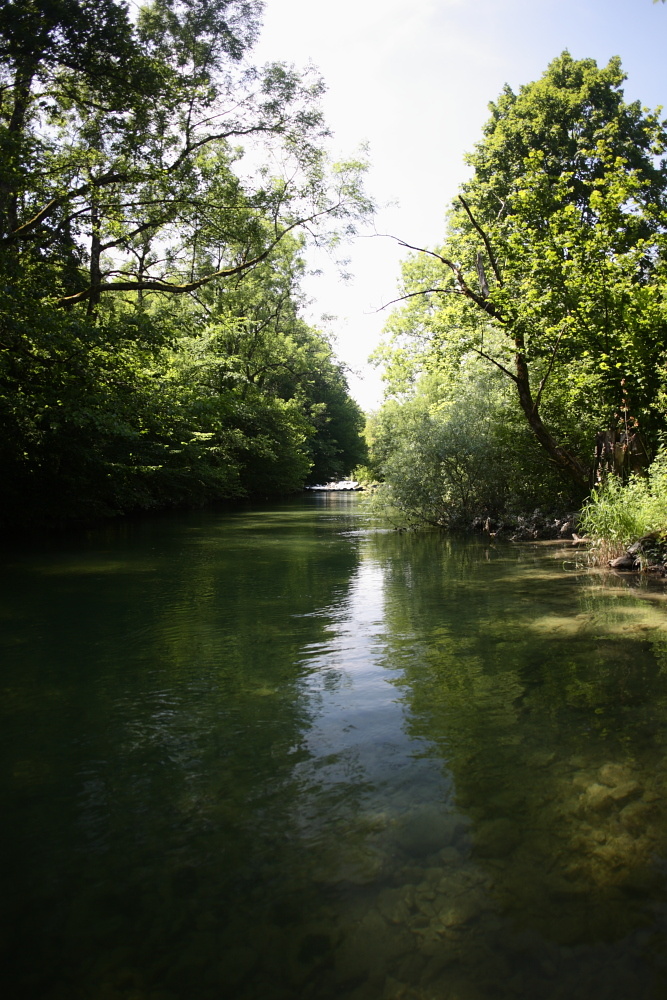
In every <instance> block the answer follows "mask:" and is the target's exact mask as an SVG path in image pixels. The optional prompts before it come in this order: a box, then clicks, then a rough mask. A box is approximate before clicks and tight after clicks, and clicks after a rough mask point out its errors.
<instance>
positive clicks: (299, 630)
mask: <svg viewBox="0 0 667 1000" xmlns="http://www.w3.org/2000/svg"><path fill="white" fill-rule="evenodd" d="M577 558H578V559H579V563H577ZM4 562H5V565H4V570H3V574H2V585H1V590H0V621H1V645H0V653H1V655H2V664H3V665H2V673H1V680H0V687H1V688H2V702H1V708H0V743H1V746H2V759H1V771H0V782H1V786H0V787H1V795H2V811H1V813H0V817H1V822H0V867H1V869H2V886H1V888H0V907H1V908H2V926H1V928H0V946H1V948H2V976H1V983H0V985H1V986H2V988H3V995H4V996H7V997H11V998H12V1000H22V998H39V1000H200V998H201V1000H209V998H210V1000H214V998H220V1000H228V998H229V1000H299V998H313V1000H316V998H317V1000H320V998H322V1000H333V998H350V1000H486V998H503V1000H504V998H520V1000H543V998H561V997H562V998H568V1000H571V998H575V1000H576V998H582V1000H584V998H585V1000H616V998H619V1000H621V998H622V1000H627V998H630V997H631V998H633V1000H635V998H661V1000H662V998H663V997H664V996H665V994H666V993H667V935H666V933H665V932H666V930H667V926H666V925H667V888H666V883H665V871H666V868H665V861H666V858H667V767H666V764H667V614H666V612H667V603H666V596H665V595H667V587H665V586H663V585H659V586H655V585H653V586H652V585H650V584H646V583H638V582H637V581H634V580H632V581H631V580H623V579H620V578H615V577H611V576H609V575H605V574H600V573H591V572H590V571H588V570H587V569H586V567H585V565H584V562H583V557H582V556H578V557H577V556H576V555H575V554H574V553H573V551H572V550H569V549H566V548H565V547H559V546H553V545H532V546H525V545H524V546H512V545H510V544H505V545H503V544H500V543H499V544H489V543H488V542H484V541H483V540H479V539H477V540H472V541H470V540H468V541H460V540H453V539H450V538H446V537H443V536H441V535H439V534H435V533H425V534H421V535H418V534H414V535H413V534H398V533H395V532H392V531H386V530H380V529H378V528H377V526H375V525H374V524H373V523H372V521H371V520H370V519H369V518H368V517H367V516H366V515H365V514H364V513H363V511H362V509H361V508H360V507H359V501H358V497H356V496H350V495H342V496H341V495H320V496H314V497H308V498H306V499H304V500H298V501H293V502H289V503H284V504H282V505H276V506H272V507H270V508H268V507H267V508H265V509H260V508H252V509H250V508H249V509H245V510H240V511H237V512H234V513H222V514H221V513H216V512H206V513H195V514H188V515H178V516H167V517H160V518H155V519H152V520H150V519H149V520H145V521H140V522H134V523H129V524H127V523H126V524H121V525H115V526H112V527H110V528H107V529H105V530H103V531H97V532H90V533H87V534H81V535H80V536H77V537H75V538H69V539H68V540H62V539H61V540H59V541H52V542H51V543H49V544H48V545H46V546H42V547H41V548H38V547H36V546H35V547H34V548H33V549H27V550H26V548H25V547H24V548H23V549H22V550H21V552H20V553H19V552H18V551H15V552H12V553H10V554H9V555H7V556H6V557H5V560H4Z"/></svg>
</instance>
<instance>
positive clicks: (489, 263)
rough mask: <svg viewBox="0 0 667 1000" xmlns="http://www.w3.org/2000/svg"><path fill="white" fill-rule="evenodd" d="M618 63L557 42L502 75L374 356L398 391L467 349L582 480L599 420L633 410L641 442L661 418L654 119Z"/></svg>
mask: <svg viewBox="0 0 667 1000" xmlns="http://www.w3.org/2000/svg"><path fill="white" fill-rule="evenodd" d="M623 79H624V78H623V73H622V70H621V67H620V63H619V61H618V60H617V59H612V60H611V62H610V63H609V65H608V66H606V67H604V68H599V67H598V66H597V65H596V64H595V62H594V61H593V60H590V59H589V60H580V61H575V60H573V59H572V58H571V56H570V55H569V54H568V53H563V54H562V55H561V56H560V57H559V58H558V59H556V60H554V62H553V63H551V65H550V66H549V67H548V69H547V71H546V73H545V74H544V76H543V77H542V78H541V79H540V80H538V81H536V82H535V83H531V84H529V85H527V86H525V87H522V88H521V89H520V91H519V92H518V93H514V92H513V91H512V90H510V89H509V88H508V87H506V88H505V90H504V91H503V93H502V94H501V96H500V97H499V99H498V100H497V101H496V102H495V103H494V104H492V105H491V117H490V120H489V122H488V123H487V125H486V126H485V129H484V136H483V139H482V141H481V142H480V143H479V144H478V146H477V147H476V149H475V150H474V152H473V153H472V155H471V156H470V157H469V162H470V164H471V166H472V167H473V176H472V178H471V180H470V181H469V182H467V183H466V184H465V185H464V186H463V189H462V195H461V197H460V198H459V199H458V200H457V201H456V202H455V204H454V206H453V208H452V212H451V215H450V221H449V229H448V234H447V237H446V240H445V242H444V243H443V245H442V246H441V247H439V248H438V250H437V252H432V251H427V252H424V253H420V254H419V255H418V256H413V257H411V258H409V259H408V261H407V262H406V264H405V267H404V277H403V286H402V288H401V292H402V294H403V296H405V304H404V305H403V306H402V308H401V309H400V310H398V311H396V312H395V313H394V315H393V316H392V317H391V319H390V322H389V324H388V333H389V335H390V340H389V342H388V343H387V344H386V346H385V347H384V348H383V349H382V351H381V352H380V354H379V356H378V360H379V361H381V362H383V363H384V364H385V375H386V378H387V380H388V384H389V391H390V392H393V393H394V394H396V395H398V396H403V397H405V396H407V397H409V396H410V394H411V393H413V392H414V391H415V386H416V385H417V384H418V383H419V379H420V378H421V376H422V375H423V374H424V373H434V374H436V375H437V376H438V377H439V378H440V379H441V380H442V381H443V383H445V384H450V386H451V384H452V380H453V383H454V384H455V383H456V373H457V371H458V370H459V369H460V368H461V366H465V365H466V364H467V363H468V359H469V358H470V357H471V356H477V357H478V358H481V359H483V360H484V361H485V362H486V364H487V365H489V366H493V367H495V369H496V370H497V371H499V372H501V373H502V375H503V376H504V378H505V379H506V381H507V385H508V387H509V389H510V391H511V393H512V394H513V395H514V396H515V398H516V400H517V402H518V405H519V409H520V412H521V413H522V414H523V419H524V422H525V424H526V426H527V428H529V431H530V432H531V433H532V434H533V435H534V437H535V439H536V440H537V442H538V443H539V445H540V447H541V448H542V449H543V451H544V461H545V463H546V462H549V463H552V464H553V465H554V466H555V467H556V468H558V469H560V470H561V473H562V474H563V475H564V476H566V477H567V478H568V479H569V480H570V481H571V482H573V483H574V484H575V487H576V489H577V490H578V491H579V493H580V495H581V496H583V495H585V494H586V493H587V492H588V489H589V487H590V483H591V482H592V481H593V469H592V456H593V454H594V441H595V436H596V434H597V433H601V432H603V431H608V430H619V431H620V430H623V429H625V427H626V423H627V421H628V416H630V418H631V420H630V423H631V425H632V430H633V433H637V434H641V435H642V439H643V443H644V447H645V448H646V450H647V451H648V452H649V453H650V452H654V451H655V448H656V447H657V443H658V441H659V438H660V434H661V432H662V431H663V429H664V412H663V411H662V410H661V408H660V407H658V406H656V400H658V398H659V395H660V392H661V391H662V386H663V382H664V378H665V365H666V359H667V315H666V313H665V303H664V296H663V287H664V281H665V265H664V259H665V214H664V205H665V199H666V196H667V170H666V169H665V164H664V161H663V160H661V159H660V157H662V155H663V154H664V152H665V148H666V133H665V127H664V123H663V122H662V121H661V120H660V118H659V115H658V113H657V112H656V113H649V112H647V111H646V110H645V109H642V108H641V106H640V105H639V104H638V103H633V104H627V103H626V102H625V101H624V99H623V91H622V83H623ZM450 398H452V399H455V398H456V397H455V393H454V389H450Z"/></svg>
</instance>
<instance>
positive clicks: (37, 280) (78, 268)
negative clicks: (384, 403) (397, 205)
mask: <svg viewBox="0 0 667 1000" xmlns="http://www.w3.org/2000/svg"><path fill="white" fill-rule="evenodd" d="M260 13H261V4H260V3H258V2H257V0H147V2H146V3H144V4H143V5H141V6H140V7H139V8H138V10H137V11H136V13H135V16H134V18H133V19H131V18H130V16H129V14H128V9H127V7H126V6H125V5H124V4H123V3H119V2H115V0H49V2H46V0H7V2H5V3H3V4H2V5H1V6H0V60H1V71H0V420H1V422H2V437H1V443H0V468H1V469H2V477H1V478H0V520H1V521H2V522H4V523H6V524H12V525H13V524H15V523H36V522H50V523H52V522H54V521H61V520H66V519H71V518H85V517H90V516H98V515H106V514H110V513H116V512H120V511H126V510H131V509H137V508H149V507H155V506H166V505H173V504H193V503H200V502H204V501H207V500H210V499H214V498H234V497H240V496H246V495H251V494H262V495H268V494H276V493H285V492H289V491H292V490H295V489H298V488H300V487H301V486H302V485H303V484H304V482H306V481H308V480H309V478H310V479H311V480H315V481H317V480H320V479H322V478H325V477H336V476H340V475H342V474H344V473H345V472H347V471H348V470H349V469H350V468H351V467H352V466H354V465H355V464H357V463H358V462H359V461H360V460H362V459H363V457H364V444H363V441H362V439H361V438H360V434H359V431H360V426H361V424H362V423H363V421H362V415H361V413H360V411H359V408H358V407H357V405H356V404H355V403H354V402H353V401H352V400H351V398H350V397H349V395H348V392H347V384H346V381H345V376H344V370H343V368H342V366H341V365H340V364H339V363H338V362H337V361H336V359H335V357H334V354H333V350H332V347H331V344H330V342H329V340H328V338H327V336H326V335H325V334H324V333H322V332H321V331H318V330H315V329H312V328H310V327H308V326H307V325H306V324H305V323H304V321H303V320H302V319H301V318H300V315H299V310H300V306H301V304H302V301H301V300H302V295H301V292H300V284H299V283H300V279H301V277H302V275H303V271H304V262H303V251H304V246H305V241H306V239H307V238H308V239H315V240H318V241H319V242H320V243H321V244H325V243H329V244H332V245H334V244H335V242H336V241H337V240H340V238H341V236H344V235H345V234H346V233H348V234H349V233H350V232H352V231H353V229H354V225H355V223H356V221H357V220H359V219H361V218H363V217H364V215H365V214H367V213H368V211H369V210H370V208H371V206H370V204H369V202H368V200H367V199H366V197H365V196H364V194H363V192H362V189H361V175H362V173H363V164H362V163H360V162H350V163H344V164H337V165H332V164H329V163H328V162H327V157H326V152H325V144H326V137H327V130H326V127H325V124H324V122H323V120H322V115H321V111H320V109H319V105H318V100H319V97H320V95H321V92H322V84H321V81H320V80H319V79H317V78H314V77H312V75H309V74H303V75H300V74H298V73H297V72H295V71H294V69H292V68H290V67H288V66H285V65H282V64H277V65H270V66H267V67H264V68H263V69H256V68H253V67H251V66H249V65H248V63H247V61H246V56H247V53H248V51H249V49H250V48H251V46H252V43H253V41H254V39H255V38H256V35H257V31H258V25H259V15H260Z"/></svg>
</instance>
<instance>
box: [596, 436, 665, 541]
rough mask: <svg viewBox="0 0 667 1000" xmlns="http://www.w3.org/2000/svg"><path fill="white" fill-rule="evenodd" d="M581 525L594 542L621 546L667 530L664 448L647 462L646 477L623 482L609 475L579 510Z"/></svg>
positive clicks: (636, 477)
mask: <svg viewBox="0 0 667 1000" xmlns="http://www.w3.org/2000/svg"><path fill="white" fill-rule="evenodd" d="M581 527H582V529H583V530H584V531H585V532H586V534H587V535H588V536H589V537H590V538H591V539H592V540H593V541H594V542H598V543H606V544H607V545H610V546H612V547H616V548H619V549H620V548H623V547H625V546H627V545H628V544H630V543H631V542H632V541H634V540H635V539H637V538H641V537H642V536H643V535H648V534H649V533H650V532H653V531H660V532H667V450H663V451H661V452H660V453H659V454H658V456H657V458H656V459H655V461H654V462H653V464H652V465H651V467H650V469H649V472H648V477H641V476H637V475H635V476H631V477H630V479H629V480H628V482H627V483H623V482H621V480H620V479H618V478H616V477H609V479H607V480H606V481H605V482H604V483H602V484H601V485H600V486H599V487H598V488H597V489H596V490H595V491H594V492H593V494H592V496H591V497H590V499H589V501H588V503H587V504H586V506H585V507H584V509H583V511H582V517H581Z"/></svg>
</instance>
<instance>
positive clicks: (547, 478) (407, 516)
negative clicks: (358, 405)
mask: <svg viewBox="0 0 667 1000" xmlns="http://www.w3.org/2000/svg"><path fill="white" fill-rule="evenodd" d="M371 455H372V459H373V461H374V463H375V467H377V468H379V469H380V471H381V473H382V475H383V477H384V479H385V483H384V485H383V488H382V489H381V491H380V492H379V495H378V498H377V499H376V500H375V501H374V504H375V507H376V508H378V506H379V505H385V507H386V508H387V512H388V514H389V516H390V517H392V518H395V515H396V513H397V512H400V516H401V519H402V520H403V521H405V522H406V523H410V524H420V523H422V524H423V523H427V524H432V525H437V526H446V527H469V526H470V524H471V522H472V521H473V520H474V519H475V518H480V517H483V518H486V517H491V518H494V519H495V518H502V516H503V515H505V514H508V513H509V514H512V513H521V512H524V511H526V510H533V509H534V508H536V507H543V508H547V509H551V508H554V507H556V508H563V507H567V506H570V505H572V503H573V497H572V492H571V491H569V490H568V489H567V488H564V484H563V482H562V480H561V479H560V478H559V477H558V475H557V473H556V472H555V471H554V470H552V469H550V468H549V467H548V466H547V467H545V466H544V463H543V462H542V461H541V456H540V452H539V449H538V448H537V447H536V445H535V442H534V441H533V440H532V439H531V437H530V436H529V434H528V433H527V431H526V429H525V427H524V425H523V423H522V421H521V419H520V413H519V412H518V408H517V406H516V403H515V401H514V399H513V398H512V396H511V394H510V393H509V392H508V390H507V387H506V385H505V384H504V382H503V380H502V378H500V377H499V376H498V375H496V374H494V373H489V372H487V371H485V370H484V369H483V368H481V367H480V365H479V363H478V362H477V361H472V362H470V363H469V364H468V365H467V366H466V367H465V369H462V370H461V371H460V372H459V375H458V378H457V382H456V386H455V387H453V386H449V387H448V388H446V389H443V387H442V385H441V383H440V382H439V380H438V379H437V378H434V377H431V378H430V379H429V378H425V379H423V380H422V381H421V382H420V383H419V384H418V386H417V387H416V390H415V392H414V394H413V396H412V398H411V399H409V400H408V401H406V402H404V403H402V404H400V403H398V402H397V401H393V402H389V403H387V404H385V406H384V407H383V409H382V410H381V411H380V413H379V414H378V416H377V417H376V420H375V423H374V427H373V444H372V449H371Z"/></svg>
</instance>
